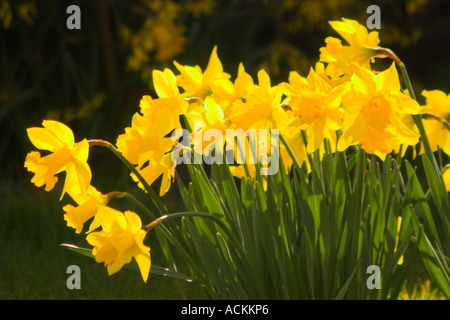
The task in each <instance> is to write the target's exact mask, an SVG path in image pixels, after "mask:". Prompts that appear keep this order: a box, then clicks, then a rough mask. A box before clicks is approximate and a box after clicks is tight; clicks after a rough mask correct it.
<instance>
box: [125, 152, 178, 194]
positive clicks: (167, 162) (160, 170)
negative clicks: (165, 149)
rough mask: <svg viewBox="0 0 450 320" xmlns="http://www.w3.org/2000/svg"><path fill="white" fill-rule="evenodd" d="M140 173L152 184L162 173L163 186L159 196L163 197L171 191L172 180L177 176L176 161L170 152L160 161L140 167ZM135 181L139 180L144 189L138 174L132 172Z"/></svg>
mask: <svg viewBox="0 0 450 320" xmlns="http://www.w3.org/2000/svg"><path fill="white" fill-rule="evenodd" d="M138 171H139V174H140V175H141V176H142V177H143V178H144V179H145V181H146V182H147V183H148V184H149V185H151V184H153V182H155V180H156V179H158V178H159V177H160V176H161V175H162V180H161V186H160V188H159V196H160V197H162V196H163V195H165V194H166V193H167V191H169V189H170V182H171V180H173V178H174V176H175V163H174V162H173V161H172V156H171V154H170V153H167V154H165V155H164V156H162V157H161V159H160V160H158V161H150V162H149V163H148V164H146V165H144V166H142V167H139V168H138ZM131 177H132V178H133V180H134V181H136V182H138V186H139V187H140V188H141V189H143V190H145V189H144V186H143V185H142V183H141V182H140V181H139V180H138V178H137V177H136V175H134V174H131Z"/></svg>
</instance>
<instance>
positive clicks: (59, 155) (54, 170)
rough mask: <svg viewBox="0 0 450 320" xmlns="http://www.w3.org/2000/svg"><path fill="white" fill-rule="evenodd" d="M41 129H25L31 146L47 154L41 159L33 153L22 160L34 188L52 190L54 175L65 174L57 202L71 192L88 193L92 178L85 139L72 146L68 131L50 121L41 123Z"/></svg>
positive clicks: (37, 154) (71, 138)
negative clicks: (31, 175)
mask: <svg viewBox="0 0 450 320" xmlns="http://www.w3.org/2000/svg"><path fill="white" fill-rule="evenodd" d="M42 125H43V126H44V128H29V129H27V133H28V137H29V138H30V141H31V143H33V145H34V146H35V147H36V148H38V149H40V150H47V151H50V152H51V153H50V154H49V155H47V156H44V157H41V154H40V153H39V152H37V151H32V152H30V153H29V154H28V155H27V157H26V160H25V168H27V169H28V171H31V172H33V173H34V174H35V175H34V177H33V178H32V179H31V182H33V183H34V184H35V185H36V186H37V187H42V186H44V185H45V191H50V190H52V189H53V188H54V186H55V184H56V182H57V181H58V177H57V176H56V175H57V174H58V173H60V172H63V171H65V172H66V178H65V182H64V187H63V191H62V194H61V198H62V197H63V196H64V194H65V193H66V192H67V191H68V190H71V189H79V190H80V191H81V192H82V193H84V192H86V191H87V190H88V187H89V185H90V182H91V178H92V174H91V169H90V167H89V165H88V164H87V159H88V156H89V143H88V142H87V140H86V139H83V140H82V141H81V142H78V143H75V139H74V136H73V132H72V130H70V128H69V127H67V126H66V125H64V124H62V123H60V122H57V121H52V120H44V121H43V123H42Z"/></svg>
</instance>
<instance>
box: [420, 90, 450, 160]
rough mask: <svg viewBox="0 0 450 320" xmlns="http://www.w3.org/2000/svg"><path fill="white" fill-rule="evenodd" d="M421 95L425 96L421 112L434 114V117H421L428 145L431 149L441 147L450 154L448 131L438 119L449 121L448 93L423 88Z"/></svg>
mask: <svg viewBox="0 0 450 320" xmlns="http://www.w3.org/2000/svg"><path fill="white" fill-rule="evenodd" d="M422 95H423V96H424V97H425V98H426V103H425V106H424V109H423V112H426V113H429V114H431V115H433V116H434V118H426V119H423V125H424V127H425V132H426V133H427V137H428V141H429V143H430V147H431V149H432V151H436V150H437V149H438V148H441V149H442V150H443V151H444V152H445V153H446V154H448V155H450V131H449V130H448V129H447V128H446V127H445V126H444V124H442V123H441V122H440V121H438V119H439V118H440V119H443V120H445V121H447V122H450V95H447V94H445V93H444V92H443V91H440V90H431V91H426V90H424V91H422ZM436 118H437V119H436ZM422 150H423V149H422Z"/></svg>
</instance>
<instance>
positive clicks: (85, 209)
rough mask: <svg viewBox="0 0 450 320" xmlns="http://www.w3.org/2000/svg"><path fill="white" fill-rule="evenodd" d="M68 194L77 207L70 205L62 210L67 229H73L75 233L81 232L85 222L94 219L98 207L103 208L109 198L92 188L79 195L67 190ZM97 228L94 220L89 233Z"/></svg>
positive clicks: (96, 222)
mask: <svg viewBox="0 0 450 320" xmlns="http://www.w3.org/2000/svg"><path fill="white" fill-rule="evenodd" d="M68 193H69V195H70V197H71V198H72V199H73V200H74V201H75V202H76V203H77V204H78V206H77V207H74V206H73V205H71V204H68V205H66V206H64V207H63V210H64V211H65V212H66V214H65V215H64V220H66V221H67V226H68V227H72V228H74V229H75V232H76V233H80V232H81V230H83V225H84V223H85V222H86V221H88V220H89V219H91V218H93V217H95V215H96V213H97V209H98V207H99V206H105V205H106V204H107V203H108V202H109V198H108V197H106V196H104V195H103V194H102V193H101V192H99V191H98V190H97V189H96V188H95V187H93V186H89V189H88V191H87V193H80V192H77V191H76V190H69V191H68ZM98 226H99V224H98V220H97V219H94V221H93V222H92V223H91V225H90V228H89V231H92V230H94V229H96V228H97V227H98Z"/></svg>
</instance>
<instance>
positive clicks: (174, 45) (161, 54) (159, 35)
mask: <svg viewBox="0 0 450 320" xmlns="http://www.w3.org/2000/svg"><path fill="white" fill-rule="evenodd" d="M152 31H153V36H154V37H155V41H156V48H157V52H156V54H155V60H156V61H168V60H170V59H172V58H173V57H175V56H176V55H178V54H180V53H181V52H183V50H184V45H185V43H186V37H184V36H182V35H181V32H182V31H184V30H182V29H180V28H178V29H175V28H173V27H172V28H167V27H165V26H163V25H161V24H156V25H155V26H153V28H152ZM171 31H172V32H171ZM180 31H181V32H180Z"/></svg>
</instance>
